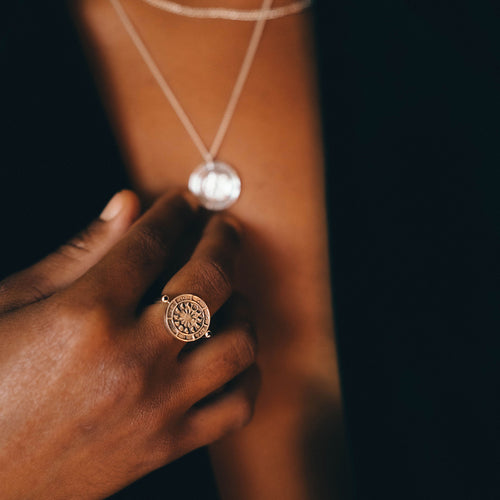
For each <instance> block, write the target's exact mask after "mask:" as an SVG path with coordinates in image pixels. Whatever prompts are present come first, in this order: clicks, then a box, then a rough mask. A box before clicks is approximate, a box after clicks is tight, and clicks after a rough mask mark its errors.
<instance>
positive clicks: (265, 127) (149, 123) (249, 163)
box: [75, 0, 331, 332]
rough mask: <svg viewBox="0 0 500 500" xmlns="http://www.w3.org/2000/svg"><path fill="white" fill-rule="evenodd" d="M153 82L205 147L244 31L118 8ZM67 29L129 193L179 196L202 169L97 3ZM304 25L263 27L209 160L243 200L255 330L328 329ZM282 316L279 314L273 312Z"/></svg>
mask: <svg viewBox="0 0 500 500" xmlns="http://www.w3.org/2000/svg"><path fill="white" fill-rule="evenodd" d="M122 4H123V6H124V8H125V9H126V12H127V14H128V15H129V16H130V18H131V19H132V22H133V23H134V26H135V28H136V30H137V32H138V33H139V35H140V36H141V39H142V40H143V42H144V43H145V45H146V46H147V48H148V51H149V52H150V54H151V56H152V57H153V59H154V60H155V62H156V64H157V65H158V68H159V70H160V71H161V73H162V75H163V77H164V78H165V80H166V81H167V82H168V84H169V86H170V87H171V89H172V91H173V92H174V94H175V95H176V97H177V99H178V100H179V103H180V105H181V106H182V108H183V110H184V111H185V113H186V114H187V116H188V117H189V118H190V120H191V122H192V124H193V126H194V127H195V128H196V130H197V132H198V134H199V136H200V137H201V139H202V140H203V142H204V143H205V145H206V146H207V148H209V147H210V145H211V141H212V140H213V138H214V136H215V134H216V132H217V130H218V127H219V124H220V121H221V119H222V116H223V114H224V111H225V107H226V105H227V102H228V99H229V96H230V94H231V91H232V88H233V86H234V83H235V80H236V77H237V75H238V72H239V70H240V66H241V63H242V60H243V57H244V54H245V51H246V50H247V46H248V42H249V39H250V36H251V33H252V29H253V23H234V22H229V21H214V22H212V21H210V22H208V23H212V24H207V21H199V20H193V19H186V18H182V17H179V16H172V15H169V14H165V13H161V12H160V11H158V10H157V9H152V8H151V7H148V6H145V5H142V3H141V2H126V1H125V0H123V2H122ZM75 20H76V23H77V25H78V27H79V31H80V34H81V39H82V43H83V44H84V47H85V50H86V53H87V56H88V59H89V61H90V64H91V67H92V69H93V72H94V74H95V78H96V81H97V85H98V87H99V89H100V92H101V95H102V101H103V103H104V105H105V107H106V110H107V113H108V116H109V119H110V121H111V124H112V128H113V130H114V133H115V135H116V138H117V141H118V143H119V145H120V148H121V150H122V153H123V156H124V160H125V165H126V169H127V174H128V176H129V178H130V179H131V182H132V185H133V186H134V188H135V189H136V190H137V192H138V193H139V194H140V195H141V196H142V198H143V199H144V200H145V201H146V203H147V202H149V201H150V200H152V199H154V198H156V197H157V196H158V195H159V194H161V193H162V192H164V191H165V190H166V189H168V188H170V187H177V186H186V185H187V181H188V178H189V175H190V173H191V171H192V170H193V169H194V168H195V167H196V166H197V165H199V164H200V163H202V161H203V159H202V157H201V155H200V152H199V151H198V149H197V148H196V147H195V145H194V144H193V141H192V140H191V138H190V137H189V135H188V133H187V132H186V129H185V128H184V127H183V125H182V124H181V122H180V120H179V117H178V114H176V112H175V111H174V110H173V108H172V106H171V103H170V102H169V101H168V100H167V99H166V98H165V96H164V95H163V93H162V91H161V89H160V87H159V85H158V83H157V82H156V81H155V79H154V78H153V76H152V74H151V71H150V70H149V69H148V68H147V66H146V65H145V63H144V61H143V59H142V57H141V56H140V54H139V52H138V51H137V48H136V47H135V46H134V44H133V43H132V41H131V39H130V37H129V35H128V34H127V33H126V31H125V30H124V28H123V25H122V24H121V22H120V20H119V18H118V16H117V15H116V12H115V11H114V10H113V8H112V7H111V5H110V3H109V1H108V0H92V2H90V0H80V2H79V3H77V4H76V8H75ZM310 29H311V28H310V25H309V20H308V18H307V16H305V15H301V16H290V17H287V18H283V19H281V20H275V21H270V22H268V23H267V25H266V27H265V31H264V34H263V37H262V39H261V42H260V45H259V47H258V50H257V53H256V56H255V59H254V62H253V64H252V67H251V70H250V73H249V76H248V80H247V82H246V84H245V86H244V88H243V91H242V93H241V97H240V99H239V100H238V104H237V106H236V109H235V112H234V115H233V117H232V119H231V122H230V124H229V127H228V130H227V134H226V135H225V138H224V140H223V142H222V144H221V148H220V151H219V154H218V156H217V158H218V159H220V160H222V161H225V162H227V163H229V164H230V165H232V166H233V167H234V168H235V169H236V170H237V172H238V173H239V175H240V177H241V180H242V193H241V197H240V199H239V200H238V202H237V203H236V204H235V205H234V206H233V207H231V209H230V210H231V212H232V213H234V215H236V216H237V217H238V218H239V219H240V220H241V221H242V223H243V225H244V226H245V227H246V229H247V231H246V235H247V238H246V243H245V248H244V251H243V257H242V258H243V259H244V261H245V266H242V271H241V276H240V277H239V288H241V289H242V291H243V292H244V293H246V294H247V295H249V296H250V297H253V298H254V302H255V304H256V309H257V310H258V312H259V316H260V317H261V318H263V319H262V321H263V325H265V327H264V326H263V328H267V329H278V330H280V331H282V330H283V329H286V330H287V331H290V332H294V331H295V332H299V331H300V330H304V329H306V330H309V328H304V327H305V326H306V324H308V323H310V322H311V321H313V322H316V327H317V328H316V329H317V330H319V331H322V332H325V331H329V330H330V329H331V318H330V310H329V304H330V301H329V300H328V297H329V275H328V252H327V235H326V233H327V231H326V215H325V200H324V193H323V190H324V179H323V174H324V173H323V158H322V145H321V140H320V137H321V133H320V127H319V113H318V104H317V97H316V79H315V67H314V57H313V47H312V46H311V39H312V37H311V33H310ZM285 309H287V315H284V314H283V312H284V310H285Z"/></svg>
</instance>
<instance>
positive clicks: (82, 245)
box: [55, 221, 103, 260]
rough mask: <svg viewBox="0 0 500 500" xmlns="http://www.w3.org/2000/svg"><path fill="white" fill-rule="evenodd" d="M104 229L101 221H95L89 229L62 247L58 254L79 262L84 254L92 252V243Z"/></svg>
mask: <svg viewBox="0 0 500 500" xmlns="http://www.w3.org/2000/svg"><path fill="white" fill-rule="evenodd" d="M102 228H103V224H102V222H101V221H95V222H94V223H92V224H91V225H90V226H88V227H87V228H85V229H83V230H82V231H80V232H79V233H78V234H77V235H76V236H74V237H73V238H72V239H71V240H69V241H67V242H66V243H64V244H63V245H61V246H60V247H59V248H58V249H57V250H56V252H55V253H56V254H57V255H60V256H61V257H63V258H66V259H69V260H78V259H80V258H81V255H82V254H87V253H90V252H91V251H92V241H93V240H94V239H95V237H96V235H97V234H98V233H99V232H100V230H101V229H102Z"/></svg>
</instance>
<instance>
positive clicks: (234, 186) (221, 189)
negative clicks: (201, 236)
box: [188, 161, 241, 211]
mask: <svg viewBox="0 0 500 500" xmlns="http://www.w3.org/2000/svg"><path fill="white" fill-rule="evenodd" d="M188 187H189V190H190V191H191V192H192V193H193V194H194V195H195V196H197V197H198V199H199V200H200V203H201V204H202V205H203V206H204V207H205V208H207V209H208V210H216V211H217V210H224V209H226V208H228V207H230V206H231V205H232V204H233V203H234V202H235V201H236V200H237V199H238V198H239V196H240V193H241V180H240V178H239V176H238V174H237V173H236V172H235V171H234V169H233V168H231V167H230V166H229V165H228V164H227V163H224V162H222V161H213V162H208V163H204V164H202V165H200V166H199V167H197V168H196V169H195V170H193V172H192V174H191V176H190V177H189V184H188Z"/></svg>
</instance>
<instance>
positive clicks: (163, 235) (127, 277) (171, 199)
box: [85, 191, 199, 309]
mask: <svg viewBox="0 0 500 500" xmlns="http://www.w3.org/2000/svg"><path fill="white" fill-rule="evenodd" d="M198 208H199V207H198V204H197V202H196V200H195V199H194V197H193V196H192V195H190V194H189V193H188V192H184V191H182V192H175V193H170V194H167V195H165V196H163V197H162V198H160V199H159V200H158V201H157V202H156V203H155V204H154V205H153V207H152V208H151V209H150V210H148V211H147V212H146V213H145V214H144V215H143V216H142V217H141V218H140V219H139V220H138V221H137V222H136V223H135V224H134V225H133V226H132V228H131V229H130V231H129V232H128V233H127V235H126V236H125V237H124V238H122V240H121V241H120V242H119V243H118V244H117V245H115V247H114V248H113V249H112V250H111V251H110V252H109V253H108V254H107V255H106V256H105V257H104V258H103V259H102V260H101V261H100V262H99V263H98V264H97V265H96V266H95V267H94V268H93V269H91V271H90V272H89V273H88V275H87V279H88V280H89V281H90V288H91V289H93V290H95V291H96V293H100V294H103V295H104V296H105V297H106V299H107V302H108V303H110V302H111V303H113V302H115V303H116V305H119V306H120V307H122V308H129V309H130V308H131V307H132V308H133V306H135V305H137V303H138V302H139V301H140V299H141V298H142V296H143V295H144V293H145V292H146V291H147V289H148V288H149V287H150V286H151V285H152V283H153V282H154V281H155V279H156V278H157V277H158V276H159V275H160V273H162V272H164V271H165V268H166V267H168V264H169V262H170V261H171V260H172V259H173V258H174V255H175V251H176V248H177V246H178V244H179V242H180V241H182V240H183V238H184V237H185V236H186V234H187V233H189V231H190V229H191V228H192V224H193V222H194V219H195V216H196V214H197V212H198ZM85 285H86V286H88V285H89V283H88V282H87V283H86V284H85Z"/></svg>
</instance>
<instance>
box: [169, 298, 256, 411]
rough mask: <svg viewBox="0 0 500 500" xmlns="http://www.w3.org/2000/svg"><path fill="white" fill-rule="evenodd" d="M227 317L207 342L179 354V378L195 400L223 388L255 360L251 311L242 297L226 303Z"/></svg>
mask: <svg viewBox="0 0 500 500" xmlns="http://www.w3.org/2000/svg"><path fill="white" fill-rule="evenodd" d="M224 309H226V310H227V311H228V312H229V314H228V318H227V321H226V322H225V324H224V325H223V326H222V327H221V328H220V329H217V330H216V332H215V333H214V334H213V337H212V338H211V339H210V340H209V341H206V342H202V343H200V344H198V345H195V346H194V348H193V349H189V350H188V351H187V352H185V351H183V352H181V355H180V356H179V366H180V369H181V371H180V373H181V377H180V381H181V385H182V386H183V387H186V388H188V390H189V396H190V398H192V401H193V402H195V401H199V400H201V399H203V398H204V397H206V396H207V395H208V394H210V393H212V392H214V391H215V390H217V389H220V388H221V387H222V386H223V385H224V384H226V383H227V382H229V381H230V380H232V379H233V378H234V377H236V376H237V375H238V374H240V373H241V372H243V371H244V370H246V369H247V368H249V367H250V366H251V365H252V364H253V363H254V362H255V356H256V351H257V343H256V337H255V332H254V331H253V328H252V326H251V322H250V316H249V311H248V309H247V306H246V303H245V302H244V300H243V299H242V298H241V297H233V298H231V300H230V301H229V303H228V304H227V306H224Z"/></svg>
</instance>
